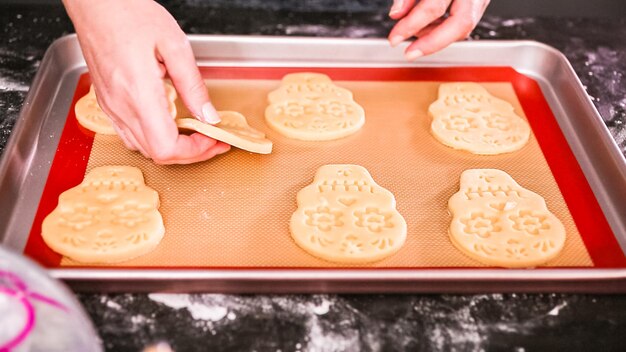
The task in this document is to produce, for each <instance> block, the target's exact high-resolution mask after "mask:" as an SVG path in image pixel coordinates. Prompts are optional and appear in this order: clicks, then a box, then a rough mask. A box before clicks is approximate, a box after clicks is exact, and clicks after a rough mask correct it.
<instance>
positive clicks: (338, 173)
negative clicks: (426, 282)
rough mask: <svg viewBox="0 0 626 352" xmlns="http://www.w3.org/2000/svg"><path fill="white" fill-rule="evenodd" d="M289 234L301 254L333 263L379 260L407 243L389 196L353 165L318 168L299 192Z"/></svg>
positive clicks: (391, 197) (365, 173) (359, 167)
mask: <svg viewBox="0 0 626 352" xmlns="http://www.w3.org/2000/svg"><path fill="white" fill-rule="evenodd" d="M290 230H291V235H292V237H293V239H294V240H295V242H296V244H298V246H300V247H301V248H302V249H304V250H305V251H307V252H308V253H310V254H312V255H314V256H316V257H319V258H322V259H325V260H328V261H332V262H338V263H367V262H372V261H377V260H381V259H383V258H385V257H387V256H390V255H392V254H393V253H395V252H396V251H398V250H399V249H400V247H401V246H402V245H403V244H404V241H405V238H406V223H405V221H404V219H403V218H402V216H401V215H400V214H399V213H398V211H397V210H396V209H395V199H394V197H393V195H392V194H391V193H390V192H389V191H388V190H386V189H384V188H382V187H381V186H379V185H377V184H376V183H375V182H374V180H373V179H372V177H371V176H370V174H369V172H368V171H367V170H366V169H365V168H363V167H361V166H358V165H325V166H322V167H321V168H320V169H319V170H318V171H317V173H316V175H315V178H314V180H313V183H312V184H310V185H308V186H306V187H305V188H303V189H302V190H301V191H300V192H298V209H297V210H296V212H295V213H294V214H293V215H292V217H291V222H290Z"/></svg>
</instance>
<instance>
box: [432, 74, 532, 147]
mask: <svg viewBox="0 0 626 352" xmlns="http://www.w3.org/2000/svg"><path fill="white" fill-rule="evenodd" d="M428 112H429V114H430V115H431V117H432V119H433V121H432V124H431V132H432V134H433V136H434V137H435V138H436V139H437V140H438V141H440V142H441V143H443V144H445V145H447V146H449V147H452V148H454V149H461V150H466V151H469V152H471V153H474V154H482V155H494V154H502V153H509V152H513V151H516V150H519V149H521V148H522V147H523V146H524V145H526V143H527V142H528V139H529V137H530V127H529V125H528V123H527V122H526V121H525V120H524V119H523V118H521V117H520V116H518V115H516V114H515V112H514V109H513V106H512V105H511V104H509V103H508V102H506V101H504V100H501V99H498V98H496V97H494V96H492V95H491V94H489V93H488V92H487V91H486V90H485V88H483V87H482V86H481V85H479V84H477V83H445V84H442V85H441V86H440V87H439V99H437V101H435V102H434V103H432V104H431V105H430V107H429V109H428Z"/></svg>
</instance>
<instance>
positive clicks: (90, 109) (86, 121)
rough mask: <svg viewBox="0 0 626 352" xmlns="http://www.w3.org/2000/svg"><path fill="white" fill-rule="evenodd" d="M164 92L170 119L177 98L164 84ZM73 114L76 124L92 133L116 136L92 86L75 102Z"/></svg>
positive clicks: (174, 109)
mask: <svg viewBox="0 0 626 352" xmlns="http://www.w3.org/2000/svg"><path fill="white" fill-rule="evenodd" d="M165 92H166V94H167V99H168V101H169V112H170V114H171V115H172V117H175V116H176V98H177V94H176V90H175V89H174V87H173V86H172V85H171V84H169V83H165ZM74 113H75V115H76V120H78V123H80V124H81V126H83V127H85V128H86V129H88V130H90V131H92V132H95V133H99V134H107V135H116V134H117V133H116V132H115V129H114V128H113V124H112V123H111V120H110V119H109V116H108V115H107V114H106V113H105V112H104V111H103V110H102V109H101V108H100V105H98V100H97V98H96V91H95V89H94V87H93V85H91V86H90V87H89V93H87V94H86V95H85V96H83V97H82V98H80V99H79V100H78V101H77V102H76V105H75V106H74Z"/></svg>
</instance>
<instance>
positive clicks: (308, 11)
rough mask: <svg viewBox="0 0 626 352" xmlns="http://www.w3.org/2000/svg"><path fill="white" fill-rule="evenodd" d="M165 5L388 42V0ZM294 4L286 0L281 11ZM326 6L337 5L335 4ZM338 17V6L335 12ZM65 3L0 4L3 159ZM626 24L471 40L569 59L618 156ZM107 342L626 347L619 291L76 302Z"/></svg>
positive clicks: (490, 32) (189, 19)
mask: <svg viewBox="0 0 626 352" xmlns="http://www.w3.org/2000/svg"><path fill="white" fill-rule="evenodd" d="M205 3H208V2H202V1H200V0H188V1H168V2H166V6H167V7H168V8H169V9H170V10H171V12H172V13H173V15H174V16H175V17H176V18H177V19H178V20H179V22H180V24H181V26H182V27H183V29H184V30H185V31H186V32H188V33H228V34H264V35H306V36H309V35H311V36H312V35H322V36H341V37H344V36H345V37H384V36H386V34H387V32H388V30H389V28H391V25H392V23H391V22H390V21H389V20H388V19H387V17H386V14H385V12H386V9H385V7H386V6H387V5H386V4H387V3H388V2H387V1H382V0H377V1H370V2H368V1H358V0H352V1H348V2H347V4H344V5H341V6H336V7H332V3H334V2H332V1H330V2H329V1H325V0H316V1H310V2H292V3H294V4H295V5H293V4H292V5H288V4H286V2H283V1H279V0H275V1H267V2H262V1H251V0H248V1H240V0H239V1H235V0H232V1H224V0H221V1H217V0H216V1H213V2H211V4H212V5H210V6H209V5H205ZM287 3H288V2H287ZM329 4H331V5H329ZM330 9H332V10H330ZM70 32H72V26H71V23H70V22H69V20H68V19H67V16H66V15H65V13H64V11H63V8H62V7H60V6H58V5H57V6H54V5H46V6H43V5H39V6H36V7H35V6H32V5H17V6H7V5H0V153H1V152H2V151H3V149H4V146H5V145H6V140H7V138H8V136H9V135H10V133H11V129H12V127H13V124H14V122H15V119H16V118H17V115H18V113H19V110H20V108H21V106H22V102H23V100H24V98H25V96H26V94H27V91H28V88H29V84H30V82H31V80H32V78H33V76H34V74H35V72H36V71H37V68H38V66H39V63H40V60H41V58H42V56H43V53H44V51H45V49H46V48H47V47H48V45H49V44H50V43H51V42H52V41H53V40H54V39H56V38H58V37H60V36H62V35H64V34H67V33H70ZM625 37H626V20H623V19H554V18H497V17H493V16H488V17H486V18H484V19H483V21H482V22H481V24H480V25H479V26H478V28H477V29H476V30H475V31H474V33H473V34H472V39H533V40H537V41H541V42H544V43H547V44H549V45H552V46H554V47H556V48H557V49H559V50H561V51H562V52H563V53H565V55H566V56H567V58H568V59H569V60H570V62H571V63H572V65H573V66H574V69H575V70H576V72H577V73H578V75H579V77H580V79H581V80H582V82H583V84H584V85H585V87H586V89H587V91H588V93H589V95H590V96H592V97H593V101H594V103H595V105H596V107H597V108H598V110H599V111H600V114H601V115H602V117H603V119H604V121H605V122H606V124H607V126H608V127H609V129H610V130H611V133H612V135H613V137H614V138H615V140H616V141H617V143H618V144H619V146H620V148H621V149H622V151H626V127H625V123H626V80H625V79H624V77H623V76H624V74H625V73H626V41H624V40H623V38H625ZM78 297H79V299H80V300H81V301H82V303H83V304H84V305H85V307H86V309H87V311H88V313H89V314H90V315H91V317H92V319H93V321H94V323H95V325H96V327H97V329H98V331H99V333H100V336H101V337H102V339H103V341H104V345H105V346H106V348H107V349H108V350H111V351H138V350H139V349H140V348H141V347H142V346H144V345H146V344H147V343H150V342H154V341H161V340H163V341H168V342H170V343H171V344H172V345H173V346H174V347H175V348H176V349H177V350H178V351H184V350H200V349H201V350H243V351H252V350H257V351H268V350H269V351H278V350H280V351H299V350H301V351H305V350H310V351H340V350H341V351H343V350H348V351H353V350H364V351H369V350H373V351H377V350H419V351H422V350H424V351H426V350H460V351H479V350H508V351H533V350H547V349H551V348H558V349H563V350H583V351H588V350H603V351H608V350H615V351H624V350H626V340H624V337H623V335H622V334H623V332H624V331H626V296H623V295H620V296H617V295H616V296H600V295H578V294H488V295H243V296H242V295H219V294H204V295H186V294H179V295H144V294H121V295H103V294H79V295H78Z"/></svg>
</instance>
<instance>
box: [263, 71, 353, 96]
mask: <svg viewBox="0 0 626 352" xmlns="http://www.w3.org/2000/svg"><path fill="white" fill-rule="evenodd" d="M290 98H291V99H293V98H298V99H319V98H337V99H339V100H353V98H352V92H351V91H349V90H347V89H345V88H341V87H338V86H336V85H335V84H334V83H333V82H332V81H331V79H330V77H328V76H327V75H325V74H322V73H311V72H302V73H290V74H288V75H285V77H283V79H282V81H281V86H280V87H279V88H278V89H276V90H274V91H272V92H270V94H269V95H268V96H267V99H268V101H269V102H270V104H271V103H278V102H281V101H283V100H287V99H290Z"/></svg>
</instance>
